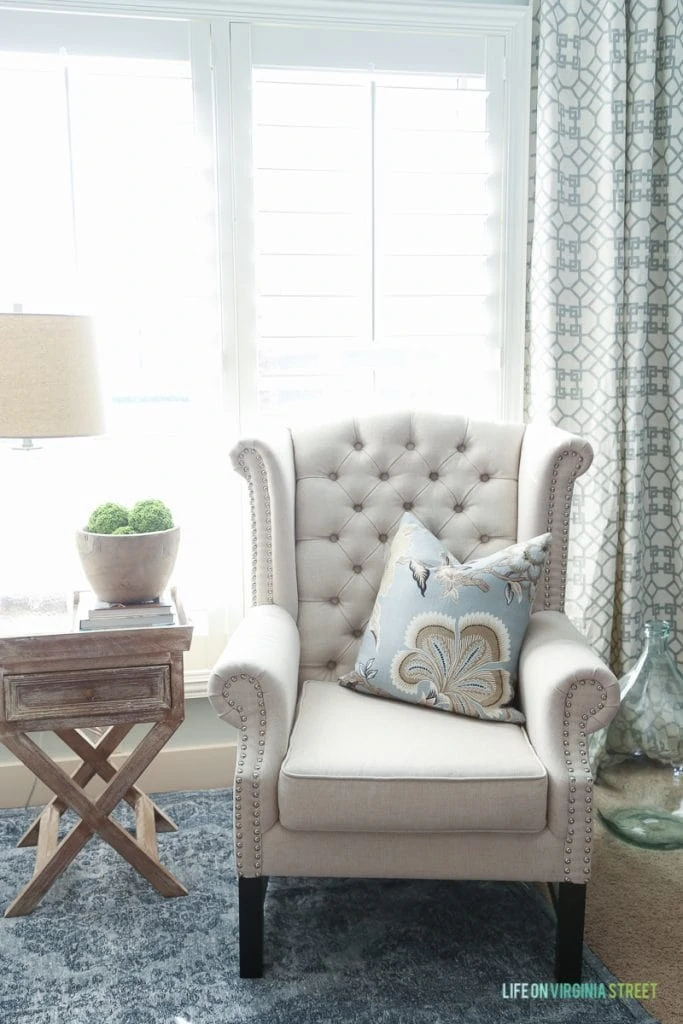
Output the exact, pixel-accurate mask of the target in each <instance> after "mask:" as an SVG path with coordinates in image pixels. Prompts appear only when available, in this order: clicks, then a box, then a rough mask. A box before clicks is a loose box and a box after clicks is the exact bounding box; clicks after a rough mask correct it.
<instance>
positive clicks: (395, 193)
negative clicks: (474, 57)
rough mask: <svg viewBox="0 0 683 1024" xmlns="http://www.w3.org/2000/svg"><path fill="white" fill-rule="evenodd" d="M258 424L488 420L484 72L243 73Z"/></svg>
mask: <svg viewBox="0 0 683 1024" xmlns="http://www.w3.org/2000/svg"><path fill="white" fill-rule="evenodd" d="M253 81H254V90H253V96H254V103H253V117H254V180H255V246H256V257H257V258H256V319H257V331H258V347H257V352H258V403H259V413H261V414H274V415H280V416H282V417H283V418H285V419H292V418H293V417H295V416H299V415H304V416H305V415H310V414H311V412H316V411H317V410H318V408H319V407H320V406H327V407H328V408H329V405H330V402H331V401H336V402H337V403H338V404H339V405H340V407H342V408H343V407H344V406H346V407H347V408H348V407H349V405H356V406H365V407H367V408H369V407H371V406H372V405H373V404H374V403H377V402H387V403H393V404H400V403H403V404H405V405H411V404H412V405H417V406H419V405H420V404H427V403H428V404H429V405H430V406H432V407H433V406H438V405H443V406H444V407H448V406H449V405H450V406H451V407H453V405H457V406H458V408H462V409H464V410H466V411H471V412H473V413H476V414H478V415H479V416H482V417H484V416H495V415H497V414H498V412H499V367H500V351H499V346H500V340H499V337H498V335H497V332H496V331H494V324H495V323H496V321H497V319H498V318H497V317H496V311H497V303H498V281H497V278H496V274H495V270H494V269H493V268H492V266H491V263H492V262H493V258H494V256H495V252H496V250H497V248H498V236H499V226H498V224H497V222H496V218H497V217H499V216H500V211H499V209H498V208H497V207H496V205H495V201H494V195H495V190H494V188H493V187H492V183H493V182H494V181H495V174H494V168H493V167H492V163H493V153H492V148H493V147H492V146H491V145H490V144H489V133H488V118H487V100H488V92H487V87H486V80H485V77H484V76H483V75H480V76H475V75H470V76H453V77H451V78H443V77H438V76H428V75H422V76H415V75H410V74H404V75H389V74H381V73H379V74H377V73H375V74H372V75H360V74H358V73H353V72H341V73H340V72H324V71H323V72H313V73H311V72H297V71H293V72H292V71H290V72H272V71H267V70H260V69H258V70H256V71H255V72H254V79H253Z"/></svg>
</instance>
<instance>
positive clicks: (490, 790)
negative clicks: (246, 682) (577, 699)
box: [278, 681, 547, 832]
mask: <svg viewBox="0 0 683 1024" xmlns="http://www.w3.org/2000/svg"><path fill="white" fill-rule="evenodd" d="M434 719H436V721H434ZM546 790H547V776H546V771H545V768H544V767H543V764H542V763H541V761H539V759H538V757H537V756H536V754H535V753H534V751H533V748H532V746H531V744H530V743H529V741H528V739H527V735H526V732H525V731H524V729H520V728H519V726H517V725H511V724H508V723H505V722H484V721H481V720H480V719H475V720H474V721H472V720H470V719H468V718H464V717H460V716H458V715H446V714H443V713H435V712H433V711H430V710H429V709H427V708H420V707H414V706H411V705H408V704H398V703H395V702H393V701H392V702H391V703H389V702H388V701H385V700H381V699H380V698H377V697H369V698H368V699H367V700H361V699H360V696H359V694H357V693H353V692H351V691H350V690H345V689H343V688H342V687H341V686H330V685H329V684H328V683H321V682H310V681H309V682H306V683H304V686H303V693H302V696H301V703H300V706H299V711H298V714H297V719H296V724H295V725H294V729H293V732H292V737H291V743H290V747H289V752H288V754H287V757H286V758H285V761H284V764H283V765H282V770H281V772H280V781H279V785H278V799H279V805H280V821H281V823H282V825H283V826H284V828H290V829H296V830H297V831H304V832H306V831H313V832H316V831H323V832H337V831H339V830H341V831H344V832H377V831H378V830H380V831H382V832H468V831H471V830H473V829H474V830H475V831H478V830H487V831H488V830H491V831H493V832H499V831H503V832H508V831H512V832H541V831H542V830H543V829H544V828H545V822H546V806H547V793H546Z"/></svg>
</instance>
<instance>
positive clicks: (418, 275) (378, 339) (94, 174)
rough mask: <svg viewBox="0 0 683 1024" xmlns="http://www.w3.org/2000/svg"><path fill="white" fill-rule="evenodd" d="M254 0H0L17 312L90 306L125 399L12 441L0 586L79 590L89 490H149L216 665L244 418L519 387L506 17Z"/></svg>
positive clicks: (289, 416) (478, 395) (195, 664)
mask: <svg viewBox="0 0 683 1024" xmlns="http://www.w3.org/2000/svg"><path fill="white" fill-rule="evenodd" d="M55 6H56V7H57V8H59V6H60V4H59V3H58V2H57V3H56V5H55ZM93 6H95V5H93ZM252 6H253V8H254V12H253V14H250V16H249V18H246V17H245V18H242V19H240V20H239V23H231V22H230V20H229V19H228V18H220V17H215V18H212V19H208V18H205V19H193V18H192V16H191V15H190V14H189V13H188V15H187V17H185V18H183V16H182V14H178V15H177V16H176V17H175V18H174V19H173V20H166V19H164V18H163V17H157V18H154V19H150V18H144V17H136V18H127V17H117V16H115V15H112V14H111V10H110V12H109V13H108V14H106V15H102V16H98V17H93V16H89V15H83V14H74V13H66V12H65V11H62V12H61V13H55V12H51V13H46V12H40V11H28V10H23V11H21V10H14V9H9V8H8V9H0V139H1V140H2V142H1V146H2V159H0V312H13V311H14V312H26V313H86V314H91V315H92V316H93V317H94V321H95V325H96V333H97V341H98V347H99V350H100V355H101V370H102V379H103V383H104V389H105V395H106V398H107V433H106V434H105V435H104V436H103V437H100V438H87V439H68V440H67V439H64V440H52V441H46V442H44V443H43V447H42V449H41V450H40V451H37V452H34V453H31V454H27V453H22V452H17V451H14V450H13V446H12V444H11V443H10V442H7V441H2V442H0V460H1V463H2V480H3V491H4V493H5V494H6V495H7V494H10V495H12V500H11V501H7V500H4V501H3V503H2V506H1V508H2V511H1V512H0V537H3V538H8V537H11V538H12V542H11V543H7V542H6V541H5V542H3V547H2V552H1V554H0V562H1V564H2V581H1V585H0V596H1V597H2V600H4V601H5V603H6V602H7V600H8V599H11V598H12V595H15V596H16V595H22V594H24V595H25V594H33V595H35V594H41V593H42V594H44V593H53V592H57V591H62V592H67V591H68V590H69V589H71V590H73V589H74V587H75V586H78V585H79V584H82V583H83V580H82V579H81V577H80V575H79V572H80V570H79V567H78V564H77V560H76V557H75V550H74V532H75V530H76V528H78V527H80V526H82V525H83V522H84V518H85V517H86V515H87V513H88V511H89V510H90V509H91V508H92V507H94V506H95V505H97V504H99V503H100V502H102V501H107V500H113V501H120V502H122V503H124V504H132V503H133V502H134V501H136V500H138V499H140V498H145V497H159V498H161V499H162V500H163V501H165V502H166V504H168V505H169V507H170V508H171V509H172V510H173V512H174V515H175V518H176V521H177V522H178V523H180V524H181V525H182V543H181V551H180V557H179V561H178V565H177V572H176V575H177V577H178V579H179V580H180V581H182V590H183V597H184V600H185V603H186V605H187V606H188V609H189V612H190V614H191V615H192V617H193V619H194V621H195V627H196V628H195V640H194V644H193V650H192V653H191V656H190V661H189V666H190V669H191V670H193V669H194V670H195V671H196V672H198V673H202V672H204V671H205V670H206V669H207V668H208V667H209V666H210V665H211V664H212V662H213V661H214V659H215V657H216V656H217V654H218V652H219V650H220V648H221V646H222V645H223V642H224V640H225V637H226V635H227V634H228V633H229V632H230V630H231V628H232V627H233V626H234V624H235V623H236V622H237V621H238V620H239V618H240V617H241V614H242V599H243V579H244V573H243V569H242V550H243V535H242V526H241V523H240V513H241V510H242V491H241V489H240V486H239V481H237V482H236V478H234V476H233V475H232V474H231V473H230V470H229V467H228V460H227V450H228V448H229V447H230V445H231V444H232V443H233V442H234V441H235V440H236V438H237V437H238V436H239V431H240V430H250V429H253V427H254V424H255V422H256V421H258V420H262V419H263V418H265V419H270V420H273V419H276V420H279V421H281V422H285V423H296V422H300V421H301V420H302V419H303V420H305V421H307V422H311V421H312V420H313V419H314V417H316V416H318V415H325V416H329V415H332V414H334V413H336V412H341V413H344V414H347V413H350V412H351V413H354V412H355V413H358V414H363V413H368V412H372V411H376V410H379V409H380V408H382V407H385V406H387V405H390V406H391V405H393V406H396V405H412V406H416V407H423V408H424V407H428V408H436V407H441V408H443V407H446V408H449V409H453V408H458V409H460V410H461V411H463V412H465V413H469V414H471V415H473V416H477V417H481V418H486V417H495V416H507V417H508V418H514V416H515V415H516V414H517V413H518V406H517V405H516V403H517V401H518V391H519V380H520V365H521V360H520V358H519V354H520V351H521V343H522V330H523V323H522V308H523V258H524V256H523V242H520V239H521V237H522V231H523V225H524V187H523V180H524V168H525V160H524V152H523V150H524V145H523V144H524V138H523V135H524V132H523V131H522V132H520V131H519V129H515V127H514V125H513V122H514V118H515V111H517V112H519V111H520V110H524V109H526V95H525V93H524V89H525V82H524V80H523V76H522V77H520V78H516V77H515V75H514V74H512V73H511V68H512V65H511V61H510V52H511V51H510V47H511V46H513V47H514V46H518V47H519V46H520V42H519V39H520V36H519V34H518V35H515V32H514V31H513V28H514V25H515V24H516V22H515V19H514V18H512V19H511V20H508V21H507V22H505V19H504V18H503V21H502V22H501V24H500V25H498V24H497V22H496V17H498V18H501V17H502V15H501V14H500V13H499V14H497V15H496V13H495V12H491V11H489V13H488V14H481V15H480V14H479V13H477V12H475V9H474V8H472V9H471V10H470V14H469V15H468V19H469V20H467V19H466V21H467V26H468V27H467V28H466V29H462V30H461V29H460V28H459V26H458V25H457V24H455V23H454V24H453V26H452V27H451V28H449V29H448V31H446V30H445V29H444V28H443V26H441V27H438V28H433V27H429V25H428V24H427V27H425V29H424V31H423V32H421V33H414V32H410V31H400V30H399V29H398V28H396V29H392V30H389V29H388V28H386V27H385V28H383V29H381V30H378V29H379V26H378V25H376V24H374V25H369V26H368V29H363V28H360V27H358V24H356V25H355V27H353V28H348V29H344V28H343V26H340V25H338V24H337V25H335V27H334V28H332V27H330V28H325V27H324V24H322V23H321V22H320V21H318V24H317V25H316V27H311V26H307V25H306V24H304V23H303V22H301V23H298V24H297V23H296V21H295V20H292V22H291V23H285V22H284V20H283V23H282V24H280V25H278V24H275V23H273V21H269V23H268V24H266V23H261V22H260V21H259V19H258V13H257V10H256V8H257V6H258V5H257V4H254V5H252ZM500 10H501V11H504V8H500ZM283 11H284V6H283ZM473 12H474V13H473ZM283 17H284V15H283ZM463 17H464V15H463ZM477 18H480V23H478V24H475V21H476V19H477ZM473 19H474V20H473ZM276 20H277V19H276ZM520 24H521V22H520ZM473 26H474V27H473ZM511 26H512V27H511ZM515 31H516V30H515ZM515 40H516V42H515ZM506 48H507V49H506ZM514 139H516V140H517V146H520V145H521V149H520V150H519V152H517V153H516V151H515V145H513V140H514ZM209 520H210V521H211V523H212V524H215V525H219V526H220V527H226V528H227V529H221V530H219V531H213V530H210V529H208V521H209ZM216 520H219V522H218V523H216ZM221 537H222V538H223V539H222V540H221V539H219V538H221ZM29 545H30V551H31V558H30V559H27V557H26V551H27V549H28V547H29Z"/></svg>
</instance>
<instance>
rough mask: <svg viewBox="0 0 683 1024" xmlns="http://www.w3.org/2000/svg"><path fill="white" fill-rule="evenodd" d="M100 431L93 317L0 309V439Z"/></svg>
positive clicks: (25, 445) (25, 440)
mask: <svg viewBox="0 0 683 1024" xmlns="http://www.w3.org/2000/svg"><path fill="white" fill-rule="evenodd" d="M103 431H104V417H103V411H102V400H101V394H100V385H99V379H98V373H97V362H96V355H95V342H94V337H93V330H92V321H91V319H90V318H89V317H85V316H62V315H57V314H43V313H0V438H3V437H8V438H12V437H16V438H21V441H22V444H21V446H20V447H21V448H22V449H23V450H26V451H30V450H32V449H35V448H36V447H38V446H37V445H35V444H34V442H33V438H45V437H88V436H91V435H93V434H101V433H103Z"/></svg>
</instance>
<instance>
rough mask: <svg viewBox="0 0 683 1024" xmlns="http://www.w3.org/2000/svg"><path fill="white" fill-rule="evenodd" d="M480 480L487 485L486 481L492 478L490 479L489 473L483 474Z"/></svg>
mask: <svg viewBox="0 0 683 1024" xmlns="http://www.w3.org/2000/svg"><path fill="white" fill-rule="evenodd" d="M479 479H480V480H481V481H482V482H483V483H486V481H487V480H490V479H491V477H490V476H489V475H488V473H482V474H481V476H480V477H479Z"/></svg>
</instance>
